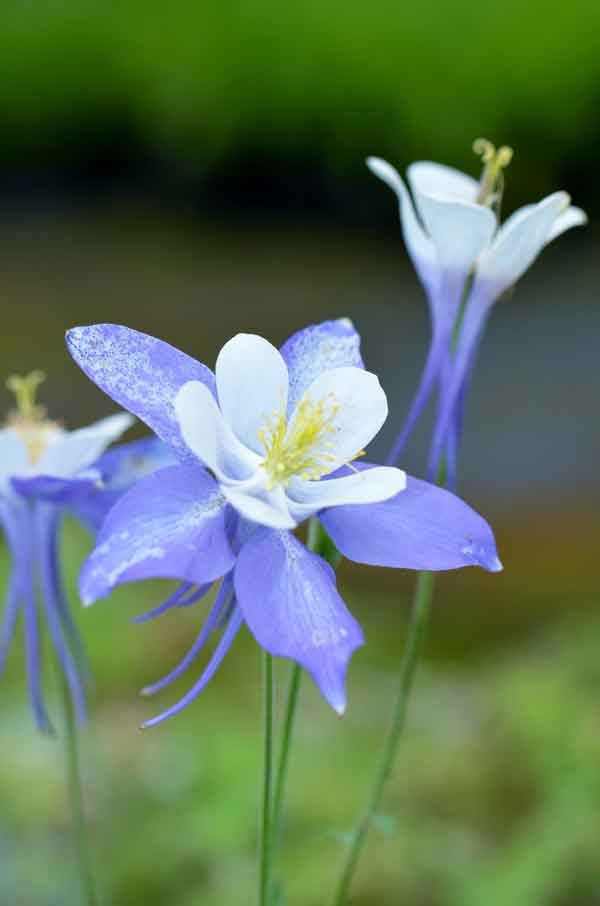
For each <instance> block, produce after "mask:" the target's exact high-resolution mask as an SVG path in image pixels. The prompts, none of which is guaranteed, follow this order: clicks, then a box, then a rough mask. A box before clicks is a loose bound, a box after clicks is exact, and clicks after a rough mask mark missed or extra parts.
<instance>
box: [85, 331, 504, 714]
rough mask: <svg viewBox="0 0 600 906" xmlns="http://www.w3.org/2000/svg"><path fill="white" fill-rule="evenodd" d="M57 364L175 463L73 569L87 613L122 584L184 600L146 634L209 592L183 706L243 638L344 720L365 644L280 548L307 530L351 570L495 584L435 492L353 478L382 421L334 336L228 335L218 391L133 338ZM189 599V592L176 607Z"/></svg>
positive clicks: (373, 395)
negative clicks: (145, 432)
mask: <svg viewBox="0 0 600 906" xmlns="http://www.w3.org/2000/svg"><path fill="white" fill-rule="evenodd" d="M67 342H68V346H69V349H70V351H71V354H72V355H73V357H74V358H75V360H76V361H77V363H78V364H79V365H80V366H81V368H82V369H83V370H84V371H85V373H86V374H87V375H88V376H89V377H91V379H92V380H94V381H95V382H96V383H97V384H98V385H99V386H100V387H101V388H102V389H103V390H104V391H105V392H106V393H108V394H109V395H110V396H111V397H112V398H113V399H114V400H116V401H117V402H118V403H119V404H120V405H122V406H124V407H125V408H126V409H129V410H130V411H131V412H133V413H134V414H135V415H137V416H138V417H139V418H141V419H142V420H144V421H145V422H146V423H147V424H148V425H149V426H150V427H151V428H152V429H153V430H154V431H155V432H156V433H157V434H158V436H159V437H160V438H162V440H163V441H165V442H166V443H168V444H170V446H171V447H172V449H173V451H174V452H175V454H176V455H177V457H178V458H179V460H180V463H179V464H178V465H174V466H171V467H169V468H165V469H162V470H160V471H158V472H155V473H154V474H153V475H150V476H149V477H147V478H145V479H143V480H142V481H141V482H139V483H138V484H137V485H136V486H135V487H134V488H133V489H132V490H131V491H129V492H128V493H127V494H125V496H124V497H122V498H121V499H120V500H119V502H118V503H117V504H116V506H115V507H114V508H113V509H112V510H111V512H110V513H109V515H108V517H107V519H106V522H105V523H104V525H103V528H102V531H101V532H100V535H99V536H98V539H97V547H96V549H95V550H94V551H93V553H92V554H91V556H90V558H89V559H88V561H87V562H86V564H85V565H84V568H83V571H82V575H81V580H80V590H81V595H82V598H83V600H84V602H85V603H91V602H93V601H95V600H97V599H98V598H101V597H104V596H105V595H107V594H108V593H109V592H110V591H111V589H112V588H114V587H115V586H116V585H118V584H119V583H121V582H126V581H131V580H136V579H145V578H150V577H158V576H162V577H170V578H176V579H179V580H180V581H181V582H183V583H184V584H183V586H182V587H181V588H180V589H179V590H178V591H177V592H176V593H175V595H174V596H172V597H171V598H170V599H169V600H168V601H167V602H165V603H164V604H163V605H161V607H159V608H157V609H156V610H155V611H151V612H150V614H149V615H147V616H152V615H155V614H157V613H162V612H164V610H166V609H168V608H169V607H171V606H173V605H174V604H177V603H179V604H181V603H182V602H183V603H191V601H192V600H197V599H198V598H199V597H200V596H202V595H203V594H204V593H205V592H206V590H207V589H208V588H209V587H210V584H211V583H213V582H214V581H216V580H219V579H222V582H221V585H220V589H219V593H218V595H217V597H216V601H215V603H214V605H213V607H212V610H211V611H210V614H209V616H208V619H207V622H206V624H205V626H204V628H203V629H202V632H201V633H200V635H199V637H198V639H197V640H196V642H195V644H194V645H193V647H192V649H191V650H190V652H189V654H188V655H187V656H186V657H185V658H184V660H183V661H182V663H181V664H180V665H179V666H178V667H176V668H175V670H174V671H172V673H170V674H169V675H168V676H167V677H165V678H164V679H163V680H161V681H159V682H158V683H155V684H154V685H153V686H149V687H147V689H146V690H145V691H146V692H147V693H151V692H155V691H157V690H158V689H161V688H163V687H164V686H165V685H167V684H168V683H169V682H171V681H172V680H173V679H174V678H175V677H177V676H179V675H180V674H181V673H182V672H183V670H184V669H186V667H187V666H189V664H190V663H191V662H192V660H193V659H194V658H195V656H196V655H197V653H198V651H199V650H200V648H201V647H202V645H203V644H204V642H205V640H206V638H207V637H208V635H209V634H210V633H211V632H212V631H213V630H214V629H216V628H218V627H221V626H224V627H225V628H224V631H223V634H222V636H221V639H220V641H219V643H218V645H217V647H216V649H215V651H214V653H213V655H212V657H211V659H210V661H209V663H208V665H207V667H206V669H205V670H204V672H203V673H202V675H201V676H200V678H199V679H198V680H197V682H196V683H195V685H194V686H193V687H192V689H191V690H190V692H188V694H187V695H186V696H184V698H183V699H182V700H181V701H179V702H178V703H177V704H176V705H174V706H173V707H171V708H169V709H168V710H167V711H165V712H164V713H163V714H161V715H159V716H158V717H156V718H153V719H152V720H150V721H147V723H146V724H145V726H148V725H151V724H154V723H157V722H159V721H161V720H164V719H165V718H166V717H169V716H170V715H172V714H174V713H176V712H177V711H179V710H181V708H183V707H185V706H186V705H187V704H188V703H189V702H191V701H192V700H193V699H194V698H195V697H196V696H197V695H198V694H199V692H200V691H201V690H202V689H203V688H204V686H205V685H206V684H207V682H208V681H209V680H210V678H211V677H212V676H213V675H214V673H215V671H216V669H217V667H218V666H219V664H220V662H221V660H222V659H223V657H224V655H225V653H226V651H227V650H228V648H229V646H230V645H231V642H232V641H233V639H234V637H235V635H236V633H237V632H238V630H239V628H240V627H241V625H242V624H243V623H246V624H247V625H248V627H249V629H250V631H251V632H252V633H253V635H254V637H255V638H256V640H257V641H258V643H259V644H260V645H262V646H263V647H264V648H265V649H266V650H267V651H269V652H271V653H272V654H274V655H279V656H282V657H288V658H292V659H293V660H295V661H297V662H298V663H300V664H301V665H302V666H303V667H304V668H305V669H306V670H308V672H309V673H311V674H312V676H313V678H314V679H315V681H316V683H317V685H318V686H319V688H320V690H321V692H322V693H323V695H324V697H325V698H326V699H327V701H328V702H329V703H330V704H331V705H332V707H333V708H334V709H335V710H336V711H337V712H338V713H340V714H341V713H342V712H343V711H344V708H345V689H344V680H345V673H346V668H347V665H348V661H349V659H350V657H351V655H352V653H353V652H354V651H355V649H356V648H357V647H358V646H359V645H361V644H362V643H363V636H362V632H361V629H360V627H359V625H358V623H357V622H356V621H355V620H354V619H353V617H352V616H351V615H350V613H349V612H348V610H347V609H346V607H345V605H344V603H343V601H342V599H341V598H340V596H339V594H338V592H337V589H336V580H335V575H334V573H333V571H332V569H331V568H330V566H329V565H328V564H327V563H326V562H325V561H324V560H322V559H321V558H320V557H319V556H317V555H316V554H314V553H312V552H310V551H308V550H307V549H306V548H305V547H304V546H303V544H302V543H301V542H300V541H299V540H298V539H297V538H296V537H295V536H294V535H293V534H292V530H293V529H294V528H295V527H296V526H297V525H299V524H300V523H301V522H303V521H304V520H305V519H307V518H308V517H310V516H313V515H316V516H317V517H318V518H319V519H320V521H321V523H322V524H323V525H324V527H325V528H326V530H327V532H329V534H330V536H331V538H332V539H333V541H334V543H335V544H336V546H337V548H338V549H339V550H340V552H341V553H342V554H343V555H345V556H347V557H349V558H350V559H352V560H356V561H357V562H360V563H369V564H375V565H382V566H393V567H404V568H409V569H453V568H456V567H460V566H466V565H481V566H483V567H485V568H486V569H490V570H495V569H498V568H500V564H499V561H498V558H497V556H496V549H495V544H494V539H493V536H492V533H491V531H490V528H489V526H488V525H487V523H486V522H485V521H484V520H483V519H482V518H481V517H480V516H478V515H477V514H476V513H475V512H474V511H473V510H471V509H470V508H469V507H468V506H466V504H464V503H463V502H462V501H460V500H459V499H458V498H456V497H454V496H453V495H452V494H450V493H448V492H447V491H443V490H441V489H439V488H436V487H433V486H431V485H428V484H426V483H424V482H422V481H418V480H417V479H413V478H408V479H407V477H406V475H405V474H404V472H401V471H400V470H399V469H396V468H390V467H387V468H386V467H377V466H369V465H366V464H363V463H361V464H358V463H356V462H355V461H356V458H357V457H358V456H360V455H361V453H362V451H363V448H364V447H365V446H366V445H367V444H368V443H369V441H370V440H371V439H372V438H373V436H374V435H375V434H376V433H377V432H378V431H379V429H380V427H381V425H382V424H383V422H384V420H385V418H386V416H387V402H386V397H385V394H384V392H383V390H382V388H381V386H380V385H379V381H378V380H377V378H376V377H375V375H373V374H370V373H369V372H367V371H365V370H364V368H363V364H362V359H361V357H360V351H359V342H360V341H359V337H358V334H357V333H356V331H355V330H354V328H353V327H352V325H351V324H350V322H349V321H346V320H340V321H333V322H326V323H324V324H320V325H317V326H313V327H309V328H307V329H306V330H303V331H300V332H299V333H297V334H295V335H294V336H293V337H291V339H289V340H288V341H287V342H286V343H285V344H284V346H283V347H282V349H281V351H277V349H275V348H274V347H273V346H271V344H270V343H268V342H267V341H266V340H264V339H262V338H261V337H258V336H250V335H246V334H239V335H238V336H236V337H234V338H233V339H232V340H230V341H229V342H228V343H227V344H226V345H225V346H224V347H223V349H222V350H221V352H220V353H219V356H218V359H217V364H216V373H215V374H213V373H212V371H210V370H209V369H208V368H206V367H205V366H204V365H201V364H199V363H198V362H196V361H194V360H193V359H191V358H189V356H187V355H185V354H184V353H182V352H179V351H178V350H177V349H174V348H173V347H171V346H169V345H167V344H166V343H163V342H162V341H160V340H157V339H155V338H153V337H149V336H146V335H145V334H141V333H138V332H136V331H133V330H129V329H128V328H126V327H119V326H115V325H111V324H104V325H95V326H92V327H77V328H75V329H74V330H71V331H69V333H68V334H67ZM193 586H199V588H198V589H197V590H196V591H191V589H192V588H193Z"/></svg>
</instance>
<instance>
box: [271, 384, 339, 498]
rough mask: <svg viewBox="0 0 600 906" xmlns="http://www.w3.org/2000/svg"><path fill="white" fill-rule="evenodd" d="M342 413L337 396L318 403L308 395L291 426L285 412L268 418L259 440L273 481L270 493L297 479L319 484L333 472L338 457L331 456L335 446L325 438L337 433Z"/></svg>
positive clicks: (331, 395)
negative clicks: (335, 423) (326, 475)
mask: <svg viewBox="0 0 600 906" xmlns="http://www.w3.org/2000/svg"><path fill="white" fill-rule="evenodd" d="M338 411H339V405H338V403H337V402H336V399H335V395H334V394H333V393H330V394H328V395H327V396H326V397H324V398H323V399H321V400H319V401H318V402H314V401H313V399H312V398H311V396H310V394H309V393H305V394H304V396H303V397H302V400H301V401H300V402H299V403H298V406H297V407H296V411H295V413H294V416H293V418H292V421H291V423H290V424H289V425H288V422H287V417H286V413H285V409H282V410H281V411H275V412H273V414H272V415H271V416H267V418H266V421H265V425H264V427H262V428H261V429H260V431H259V432H258V437H259V440H260V442H261V443H262V445H263V447H264V448H265V458H264V462H263V463H262V465H263V468H264V469H265V471H266V473H267V475H268V477H269V485H268V486H269V489H272V488H274V487H275V486H276V485H285V484H287V483H288V481H289V480H290V478H292V477H293V476H298V477H299V478H304V479H305V480H307V481H318V479H319V478H321V476H322V475H324V474H325V473H327V472H329V471H330V470H331V466H332V464H333V463H334V462H335V461H336V457H335V456H334V455H333V454H332V453H330V452H328V450H330V449H331V446H332V444H331V443H330V442H328V441H327V440H325V438H326V436H327V435H328V434H333V433H334V432H335V427H334V424H333V422H334V419H335V416H336V415H337V413H338Z"/></svg>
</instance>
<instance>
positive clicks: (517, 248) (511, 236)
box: [473, 192, 569, 298]
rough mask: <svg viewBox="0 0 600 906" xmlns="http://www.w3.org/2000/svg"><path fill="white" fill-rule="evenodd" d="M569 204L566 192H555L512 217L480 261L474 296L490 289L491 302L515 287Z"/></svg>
mask: <svg viewBox="0 0 600 906" xmlns="http://www.w3.org/2000/svg"><path fill="white" fill-rule="evenodd" d="M568 204H569V196H568V195H567V193H566V192H555V193H554V194H553V195H549V196H548V197H547V198H544V199H543V200H542V201H540V202H539V204H536V205H533V206H531V205H527V207H525V208H522V209H521V210H519V211H516V212H515V213H514V214H513V215H512V216H511V217H509V218H508V220H507V221H506V222H505V223H504V224H503V226H502V227H501V229H500V230H499V231H498V234H497V236H496V238H495V239H494V242H493V243H492V245H491V246H490V247H489V248H488V249H486V251H485V252H484V253H483V254H482V256H481V258H480V259H479V265H478V267H477V278H476V284H478V285H477V286H474V287H473V291H474V293H475V291H476V290H477V291H480V284H482V283H485V284H487V285H488V286H489V287H490V298H491V296H492V295H493V297H494V298H496V297H497V296H499V295H500V294H501V293H503V292H504V290H506V289H508V287H509V286H512V284H513V283H515V282H516V281H517V280H518V279H519V277H521V276H522V275H523V274H524V273H525V271H526V270H527V268H528V267H529V266H530V265H531V264H532V263H533V261H534V260H535V259H536V258H537V256H538V255H539V253H540V251H541V250H542V249H543V247H544V245H545V244H546V242H547V241H548V237H549V235H550V233H551V230H552V226H553V224H554V222H555V221H556V219H557V218H558V217H559V215H560V214H562V213H563V212H564V211H565V210H566V209H567V207H568Z"/></svg>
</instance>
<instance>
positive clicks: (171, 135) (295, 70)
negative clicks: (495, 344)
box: [0, 0, 600, 207]
mask: <svg viewBox="0 0 600 906" xmlns="http://www.w3.org/2000/svg"><path fill="white" fill-rule="evenodd" d="M599 27H600V8H599V7H598V4H597V3H596V2H595V0H572V2H571V3H569V4H559V3H557V2H551V3H548V2H542V0H533V2H531V3H529V4H525V5H524V4H522V3H520V2H519V0H505V2H503V3H501V4H498V3H492V2H490V0H485V2H481V3H479V4H477V5H476V6H474V4H473V3H472V0H453V2H450V0H441V2H440V0H425V2H421V3H405V4H402V5H399V4H398V3H396V2H392V0H379V2H377V3H371V4H364V3H359V2H357V0H350V2H348V0H344V2H342V0H327V2H325V3H316V2H304V3H301V4H295V5H287V6H286V7H282V6H281V4H278V3H277V2H275V0H252V2H241V3H238V4H236V5H235V6H233V7H229V8H227V7H223V5H222V4H219V3H217V2H208V3H202V4H198V3H196V2H193V0H175V2H174V3H171V4H170V5H169V7H168V9H166V8H165V7H164V5H163V4H159V3H153V2H144V3H142V2H141V0H128V2H125V3H121V4H99V3H97V2H95V0H79V2H77V3H75V2H74V0H49V2H45V3H43V4H41V3H36V2H23V0H6V2H5V3H3V5H2V11H1V12H0V113H1V116H0V136H1V143H0V157H3V159H4V160H5V162H9V161H13V162H16V163H18V164H19V165H20V166H21V165H23V163H24V162H26V161H29V162H30V163H32V162H33V163H35V164H37V165H39V166H42V167H44V166H48V165H52V164H53V163H54V164H55V163H57V162H62V163H63V164H67V165H70V166H74V167H77V166H78V164H79V163H81V162H82V161H83V162H86V161H87V163H88V164H89V162H90V161H96V163H97V162H98V161H99V160H101V159H102V155H103V153H110V154H112V155H113V156H116V157H117V158H119V157H120V156H124V157H125V158H128V157H129V158H130V159H131V160H133V161H134V162H138V163H139V160H140V159H146V160H148V159H151V160H154V161H156V162H158V163H159V165H160V167H162V166H163V164H164V166H165V170H166V171H167V172H168V177H167V179H168V180H169V181H170V183H171V185H176V184H177V183H178V182H183V183H185V182H186V181H189V180H194V179H196V180H197V179H200V180H201V179H203V178H204V177H205V176H206V174H207V173H211V172H214V171H215V170H216V171H218V172H222V173H224V174H226V179H225V180H224V186H225V185H226V183H227V181H229V180H232V179H233V180H235V178H236V176H235V161H239V160H240V159H245V160H248V159H253V160H254V161H255V163H258V162H259V161H260V160H261V159H265V160H267V161H271V166H270V172H271V175H273V167H272V162H273V160H280V161H281V163H282V166H281V173H280V174H279V177H280V178H279V182H280V186H279V188H280V189H281V190H282V191H285V189H284V186H285V178H284V173H285V169H286V168H287V169H288V172H289V169H290V167H292V169H293V162H294V161H295V160H298V159H299V158H301V159H303V160H305V161H311V162H312V165H313V167H314V168H315V170H318V169H319V168H320V167H322V166H323V164H324V163H326V164H327V165H328V166H329V167H330V168H331V167H332V166H333V167H334V169H335V171H336V172H337V174H338V178H339V176H340V175H341V173H342V172H343V171H344V169H346V170H347V169H351V170H355V171H356V170H358V169H359V168H360V167H361V161H362V159H363V158H364V156H365V154H367V153H379V154H382V155H389V156H390V157H392V158H396V159H399V160H400V161H408V160H410V159H411V158H414V157H428V156H432V157H434V158H435V157H440V158H446V159H448V160H449V161H452V162H454V163H455V164H456V165H459V166H460V165H464V166H466V167H469V168H472V167H473V159H472V155H471V152H470V142H471V140H472V139H473V138H474V137H476V136H477V135H479V134H484V135H488V136H489V137H491V138H493V139H495V140H497V141H506V142H509V143H511V144H513V145H515V146H516V147H517V149H518V150H519V154H520V160H519V167H518V168H517V167H515V168H514V174H513V171H512V170H511V186H512V190H514V193H515V198H517V199H520V198H522V197H524V196H525V194H527V197H528V198H529V197H531V196H532V195H534V196H535V195H536V194H539V193H540V192H542V191H546V190H548V189H549V188H554V186H555V183H556V182H557V180H558V179H559V177H560V175H561V173H563V172H564V170H565V167H566V168H567V169H568V170H569V176H570V177H572V178H573V179H575V180H583V179H584V174H583V173H582V167H583V168H585V166H586V162H587V165H589V166H592V164H593V161H594V159H595V151H594V149H595V148H597V143H598V138H599V130H600V117H599V113H598V110H599V107H598V100H599V95H600V53H599V50H600V38H599V34H600V32H599ZM160 167H159V169H160ZM138 175H139V173H138ZM329 179H331V175H330V177H329ZM586 183H587V187H588V191H591V192H593V191H594V189H593V186H591V185H589V180H588V181H586ZM329 188H330V189H332V188H333V186H331V185H330V186H329ZM339 189H340V190H341V191H343V190H342V187H341V185H340V186H339ZM287 191H288V192H289V191H290V187H289V186H288V187H287ZM271 203H272V200H269V199H268V197H265V198H263V207H264V205H265V204H271Z"/></svg>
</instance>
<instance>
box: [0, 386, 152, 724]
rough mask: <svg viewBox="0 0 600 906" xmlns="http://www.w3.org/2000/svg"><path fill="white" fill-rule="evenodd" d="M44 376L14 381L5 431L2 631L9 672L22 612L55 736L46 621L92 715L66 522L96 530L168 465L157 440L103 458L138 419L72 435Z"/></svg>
mask: <svg viewBox="0 0 600 906" xmlns="http://www.w3.org/2000/svg"><path fill="white" fill-rule="evenodd" d="M40 380H41V375H40V374H39V373H38V372H34V373H33V374H31V375H29V376H28V377H27V378H11V379H10V381H9V386H10V387H11V389H13V390H14V392H15V394H16V396H17V409H16V410H15V411H14V412H12V413H10V414H9V417H8V419H7V422H6V424H5V427H4V428H2V429H0V520H1V523H2V527H3V529H4V532H5V534H6V538H7V542H8V545H9V548H10V554H11V561H12V564H11V573H10V578H9V582H8V589H7V594H6V604H5V610H4V616H3V622H2V627H1V630H0V670H1V669H2V668H3V666H4V663H5V660H6V656H7V653H8V650H9V647H10V643H11V641H12V638H13V634H14V630H15V627H16V624H17V621H18V618H19V615H20V614H22V616H23V618H24V625H25V647H26V657H27V675H28V683H29V692H30V698H31V704H32V709H33V713H34V716H35V720H36V723H37V725H38V726H39V728H40V729H42V730H48V729H49V728H50V721H49V719H48V714H47V709H46V706H45V702H44V695H43V690H42V671H41V654H40V642H41V639H40V626H39V623H40V619H39V618H40V616H42V619H43V621H44V623H45V625H46V627H47V630H48V635H49V637H50V639H51V642H52V646H53V648H54V651H55V653H56V657H57V659H58V662H59V664H60V667H61V670H62V671H63V673H64V675H65V679H66V681H67V684H68V687H69V690H70V693H71V696H72V700H73V704H74V707H75V709H76V712H77V715H78V717H79V719H80V720H82V719H83V718H84V716H85V696H84V688H83V677H82V669H83V664H82V650H81V643H80V640H79V636H78V633H77V629H76V627H75V624H74V622H73V619H72V617H71V614H70V612H69V606H68V603H67V600H66V598H65V595H64V592H63V589H62V583H61V573H60V558H59V530H60V525H61V520H62V516H63V514H64V513H65V511H66V510H67V509H68V510H71V511H72V512H74V513H75V514H76V515H77V516H78V517H79V518H80V519H82V520H83V521H85V523H86V524H87V525H88V526H89V527H90V528H92V529H97V528H98V527H99V524H100V522H101V521H102V519H103V517H104V515H105V513H106V511H107V507H109V506H110V505H112V503H114V501H115V499H117V496H118V495H120V493H122V490H123V489H124V487H126V486H129V485H130V484H131V483H132V482H133V481H134V480H135V479H136V477H137V476H138V475H139V474H144V472H145V471H147V469H148V468H151V467H152V464H153V463H154V462H155V461H158V462H163V461H165V460H164V459H163V456H164V453H163V452H162V451H161V449H160V448H159V444H158V442H157V441H155V440H154V439H151V441H150V442H149V441H142V442H135V443H133V444H126V445H123V446H122V447H121V448H116V449H115V450H114V451H111V452H110V453H107V454H105V455H104V457H102V456H101V454H102V453H103V451H104V450H105V449H106V447H107V446H108V445H109V444H110V443H112V441H114V440H115V439H116V438H117V437H119V435H120V434H122V433H123V431H125V430H126V429H127V428H128V427H129V426H130V424H131V422H132V419H131V416H129V415H127V414H125V413H121V414H119V415H114V416H111V417H109V418H106V419H103V420H102V421H100V422H97V423H96V424H95V425H91V426H90V427H88V428H82V429H80V430H78V431H65V430H64V429H63V428H62V427H61V426H60V425H59V424H58V423H56V422H52V421H50V420H49V419H48V418H47V417H46V413H45V410H44V409H43V408H42V407H41V406H38V405H37V404H36V403H35V399H34V397H35V390H36V387H37V385H38V383H39V382H40ZM161 446H162V445H161ZM167 455H168V451H167ZM99 457H100V458H99Z"/></svg>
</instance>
